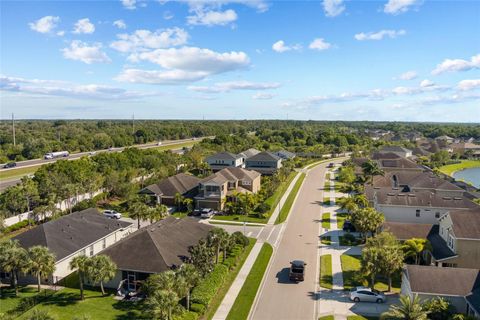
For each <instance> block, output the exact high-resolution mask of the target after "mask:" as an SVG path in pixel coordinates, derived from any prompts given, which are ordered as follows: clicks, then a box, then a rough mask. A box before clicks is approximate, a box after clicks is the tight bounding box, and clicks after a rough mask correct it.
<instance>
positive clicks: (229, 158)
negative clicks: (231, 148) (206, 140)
mask: <svg viewBox="0 0 480 320" xmlns="http://www.w3.org/2000/svg"><path fill="white" fill-rule="evenodd" d="M205 162H206V163H208V165H209V166H210V168H211V169H212V170H213V171H219V170H222V169H224V168H228V167H232V168H243V167H244V158H243V156H241V155H239V154H233V153H231V152H219V153H216V154H213V155H211V156H209V157H207V158H206V159H205Z"/></svg>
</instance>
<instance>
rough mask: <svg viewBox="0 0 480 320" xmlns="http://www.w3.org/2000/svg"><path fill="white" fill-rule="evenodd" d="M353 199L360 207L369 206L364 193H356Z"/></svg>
mask: <svg viewBox="0 0 480 320" xmlns="http://www.w3.org/2000/svg"><path fill="white" fill-rule="evenodd" d="M353 201H354V202H355V204H356V205H357V206H359V207H360V208H366V207H368V204H369V203H368V199H367V197H366V196H365V195H364V194H356V195H354V196H353Z"/></svg>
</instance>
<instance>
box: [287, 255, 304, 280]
mask: <svg viewBox="0 0 480 320" xmlns="http://www.w3.org/2000/svg"><path fill="white" fill-rule="evenodd" d="M306 265H307V264H306V263H305V262H304V261H303V260H293V261H291V262H290V271H289V272H288V278H289V279H290V281H295V282H300V281H303V280H305V266H306Z"/></svg>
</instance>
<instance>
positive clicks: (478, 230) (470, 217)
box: [449, 209, 480, 239]
mask: <svg viewBox="0 0 480 320" xmlns="http://www.w3.org/2000/svg"><path fill="white" fill-rule="evenodd" d="M449 215H450V218H451V219H452V223H453V233H454V234H455V237H457V238H468V239H480V209H477V210H453V211H450V212H449Z"/></svg>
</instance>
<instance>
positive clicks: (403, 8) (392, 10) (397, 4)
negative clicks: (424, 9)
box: [383, 0, 423, 15]
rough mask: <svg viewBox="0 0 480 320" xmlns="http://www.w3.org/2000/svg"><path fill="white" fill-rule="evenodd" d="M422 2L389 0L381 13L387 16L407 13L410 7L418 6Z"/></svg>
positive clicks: (418, 0)
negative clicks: (387, 14)
mask: <svg viewBox="0 0 480 320" xmlns="http://www.w3.org/2000/svg"><path fill="white" fill-rule="evenodd" d="M422 2H423V0H389V1H388V2H387V3H386V4H385V7H384V8H383V11H384V12H385V13H389V14H393V15H396V14H400V13H404V12H407V11H408V10H409V9H410V7H412V6H419V5H420V4H421V3H422Z"/></svg>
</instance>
